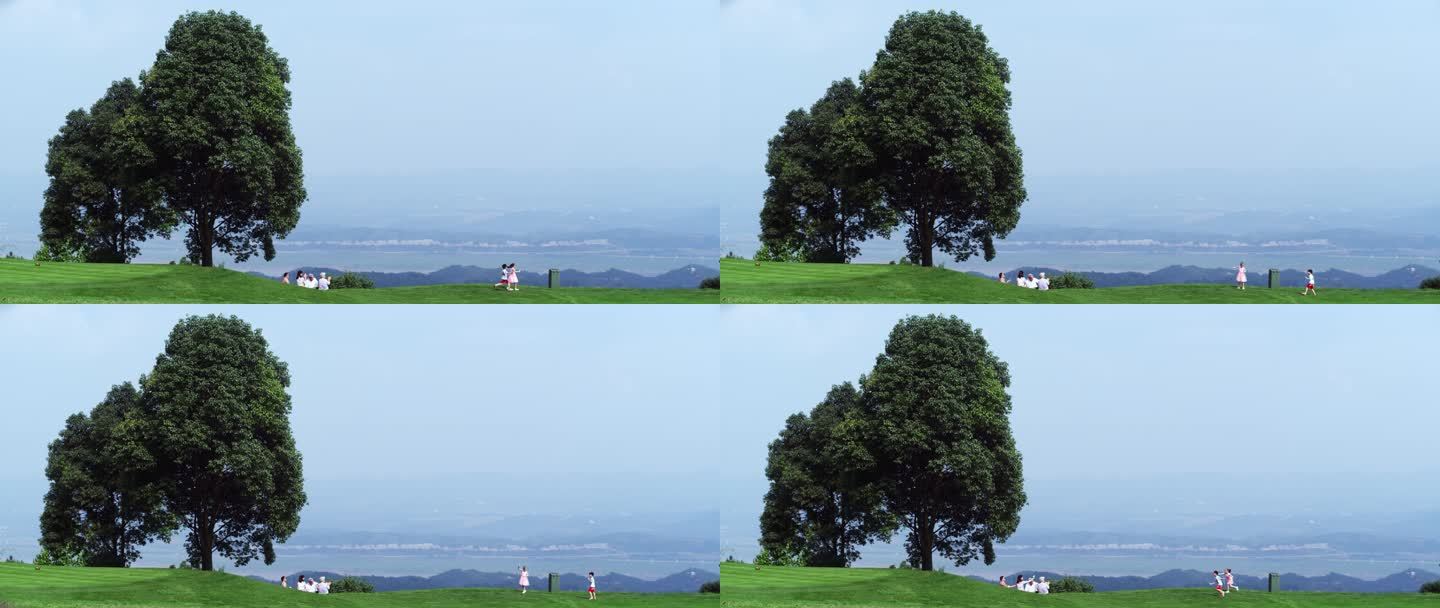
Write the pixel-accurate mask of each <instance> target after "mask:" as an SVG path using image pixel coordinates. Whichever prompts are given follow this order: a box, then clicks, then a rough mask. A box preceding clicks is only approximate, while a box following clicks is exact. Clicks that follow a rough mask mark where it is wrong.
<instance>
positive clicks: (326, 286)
mask: <svg viewBox="0 0 1440 608" xmlns="http://www.w3.org/2000/svg"><path fill="white" fill-rule="evenodd" d="M329 290H330V277H327V276H325V273H323V272H322V273H320V291H329ZM321 582H324V581H321Z"/></svg>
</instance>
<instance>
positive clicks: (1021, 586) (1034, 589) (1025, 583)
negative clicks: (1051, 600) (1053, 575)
mask: <svg viewBox="0 0 1440 608" xmlns="http://www.w3.org/2000/svg"><path fill="white" fill-rule="evenodd" d="M1000 586H1001V587H1004V588H1006V589H1018V590H1020V591H1024V592H1026V593H1039V594H1040V595H1049V594H1050V582H1049V581H1047V580H1045V577H1043V576H1042V577H1040V580H1038V581H1037V580H1035V577H1034V576H1033V575H1032V576H1031V577H1030V578H1028V579H1027V578H1025V576H1024V575H1021V574H1016V575H1015V584H1014V585H1011V584H1010V583H1009V582H1008V581H1006V580H1005V575H1003V574H1002V575H1000Z"/></svg>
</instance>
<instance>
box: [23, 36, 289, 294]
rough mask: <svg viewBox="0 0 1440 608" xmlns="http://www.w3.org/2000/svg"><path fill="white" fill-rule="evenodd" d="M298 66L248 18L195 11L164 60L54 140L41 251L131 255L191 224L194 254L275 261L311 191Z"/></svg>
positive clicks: (120, 84)
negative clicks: (295, 82) (294, 118)
mask: <svg viewBox="0 0 1440 608" xmlns="http://www.w3.org/2000/svg"><path fill="white" fill-rule="evenodd" d="M289 83H290V66H289V64H288V63H287V62H286V60H285V59H284V58H283V57H281V56H280V55H279V54H278V53H276V52H275V50H274V49H272V48H270V46H269V42H268V40H267V39H266V37H265V34H264V32H262V31H261V28H260V26H258V25H254V24H252V23H251V22H250V21H249V20H248V19H246V18H245V17H242V16H240V15H239V14H237V13H233V12H232V13H224V12H219V11H208V12H203V13H202V12H191V13H187V14H185V15H182V16H181V17H180V18H179V19H178V20H177V21H176V22H175V24H174V25H173V26H172V27H171V29H170V33H169V35H168V36H167V37H166V39H165V45H164V47H163V48H162V49H161V50H160V51H159V52H158V53H157V54H156V57H155V63H154V64H153V65H152V66H151V67H150V69H149V70H146V71H144V72H141V73H140V81H139V83H138V84H137V83H135V82H133V81H131V80H130V79H125V80H121V81H117V82H115V83H114V84H112V85H111V87H110V89H109V90H108V91H107V92H106V94H105V96H104V97H103V98H102V99H101V100H100V101H98V102H96V104H95V105H94V107H92V108H91V110H90V111H89V112H86V111H85V110H76V111H73V112H71V113H70V114H69V115H68V116H66V120H65V124H64V125H63V126H62V127H61V128H60V132H59V134H58V135H56V136H55V137H54V138H53V139H52V140H51V141H50V153H49V158H48V160H47V162H46V171H47V172H48V173H49V174H50V187H49V189H47V190H46V191H45V206H44V208H43V210H42V211H41V213H40V225H41V234H40V240H41V249H40V251H39V252H38V253H37V255H36V257H37V258H38V259H49V260H57V261H70V260H83V261H91V262H127V261H130V260H131V259H133V258H134V257H135V256H136V255H137V254H138V253H139V251H140V250H139V247H138V243H140V242H142V241H144V240H146V239H147V238H150V237H152V236H157V235H158V236H164V237H168V236H170V233H171V232H172V231H173V229H174V228H175V227H176V226H177V225H178V224H179V223H182V222H183V223H184V224H185V225H186V226H188V231H187V232H186V237H185V244H186V249H187V252H188V253H187V259H189V260H190V261H191V262H194V263H197V264H202V265H205V266H213V265H214V263H215V260H214V252H215V250H216V249H219V250H220V251H222V252H224V253H226V254H229V255H230V256H232V257H233V258H234V259H235V260H236V261H245V260H247V259H249V258H250V257H252V256H254V255H257V254H259V255H262V256H263V257H264V258H265V259H266V260H270V259H274V257H275V240H276V239H282V238H285V237H286V236H287V235H289V234H290V231H291V230H294V229H295V226H296V225H297V224H298V223H299V221H300V206H301V204H302V203H304V201H305V198H306V192H305V186H304V171H303V163H302V158H301V152H300V148H299V146H298V145H296V143H295V134H294V133H293V131H292V129H291V126H290V107H291V99H290V90H289V89H288V88H287V85H288V84H289Z"/></svg>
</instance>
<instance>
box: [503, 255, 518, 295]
mask: <svg viewBox="0 0 1440 608" xmlns="http://www.w3.org/2000/svg"><path fill="white" fill-rule="evenodd" d="M507 280H509V282H510V284H509V285H507V286H506V287H505V289H506V290H507V291H520V271H518V270H515V263H514V262H511V263H510V274H509V275H508V277H507Z"/></svg>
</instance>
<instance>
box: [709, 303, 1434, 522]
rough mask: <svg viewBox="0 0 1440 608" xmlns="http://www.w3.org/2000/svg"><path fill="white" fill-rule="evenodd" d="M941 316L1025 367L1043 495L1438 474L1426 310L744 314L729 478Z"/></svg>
mask: <svg viewBox="0 0 1440 608" xmlns="http://www.w3.org/2000/svg"><path fill="white" fill-rule="evenodd" d="M930 313H943V314H953V315H957V316H959V317H960V318H962V319H965V320H966V321H968V322H970V323H971V324H972V325H974V326H976V327H979V328H980V329H981V330H982V331H983V332H984V335H985V337H986V338H987V339H988V341H989V343H990V346H991V349H992V350H993V351H994V352H995V353H996V354H997V355H998V356H999V357H1000V358H1001V359H1002V360H1004V361H1006V362H1007V363H1009V365H1010V372H1011V375H1012V378H1013V380H1014V384H1013V386H1012V387H1011V395H1012V397H1013V402H1014V412H1013V415H1012V418H1011V423H1012V426H1013V428H1014V432H1015V437H1016V441H1017V443H1018V445H1019V447H1020V450H1021V452H1022V453H1023V454H1024V457H1025V477H1026V479H1027V480H1028V481H1043V480H1062V481H1074V480H1077V479H1098V480H1122V479H1133V478H1141V477H1150V476H1156V475H1160V476H1169V477H1172V478H1173V477H1175V476H1177V475H1180V476H1183V475H1188V474H1209V473H1219V474H1224V475H1273V474H1304V475H1309V474H1321V475H1330V474H1340V473H1360V474H1387V475H1388V474H1397V473H1420V472H1426V471H1428V472H1429V473H1427V474H1433V473H1434V472H1435V471H1436V469H1435V467H1436V464H1435V462H1434V457H1433V455H1434V440H1433V430H1434V429H1435V428H1436V427H1437V425H1440V411H1437V410H1436V409H1435V408H1433V407H1426V406H1425V405H1423V404H1428V403H1429V402H1430V401H1433V398H1432V397H1430V395H1429V392H1430V391H1429V389H1427V388H1426V386H1427V385H1428V383H1429V382H1430V379H1431V377H1432V376H1433V374H1434V356H1433V355H1434V350H1435V344H1436V343H1437V341H1440V309H1437V308H1436V307H1420V306H1415V307H1400V306H1327V307H1300V308H1297V307H1288V306H1287V307H1278V306H1247V307H1221V306H1183V307H1182V306H1144V305H1142V306H1122V305H1108V306H1052V307H1046V308H1045V309H1044V310H1043V311H1039V310H1036V309H1033V308H1026V307H1017V306H969V307H964V306H950V307H943V306H913V307H911V306H805V307H793V306H789V307H787V306H732V307H729V308H727V309H725V310H724V311H723V313H722V315H721V316H722V320H721V323H720V325H719V327H720V333H721V335H723V336H725V339H723V340H721V341H720V342H719V343H720V344H721V346H720V347H719V349H718V351H719V352H718V355H719V359H720V360H722V361H724V369H725V370H726V372H725V373H726V376H727V377H729V378H735V379H740V381H736V382H732V383H730V384H728V385H727V386H729V387H731V390H730V391H729V392H728V393H727V395H726V396H725V402H726V404H727V412H728V415H727V416H726V417H725V419H724V420H725V421H726V422H727V425H726V427H725V428H726V433H725V434H726V437H727V439H728V440H727V441H726V442H725V443H724V448H725V449H724V452H723V457H724V458H725V460H726V461H727V462H730V463H732V464H733V470H735V471H739V472H742V473H744V474H747V475H749V476H751V477H752V478H757V479H762V480H763V475H764V466H765V454H766V445H767V444H768V443H769V442H770V441H771V440H773V439H774V438H775V434H776V433H778V432H779V430H780V428H781V427H782V426H784V421H785V417H786V416H788V415H789V414H791V413H794V412H798V411H802V410H809V409H810V408H812V407H814V405H815V404H816V403H818V402H819V400H820V399H821V398H822V397H824V395H825V391H826V390H827V389H828V388H829V387H830V386H831V385H832V384H837V383H840V382H844V381H847V380H849V381H854V380H856V379H857V378H858V377H859V376H860V374H862V373H866V372H868V371H869V370H870V369H871V368H872V367H873V366H874V361H875V356H876V355H877V354H878V353H879V352H880V351H881V350H882V349H883V348H884V342H885V338H886V336H887V335H888V334H889V331H890V329H891V328H892V327H893V326H894V324H895V323H896V321H898V320H899V319H900V318H901V317H903V316H905V315H907V314H930ZM758 344H763V345H764V347H763V348H760V347H757V345H758ZM755 499H756V500H757V501H758V499H759V496H758V495H757V496H756V497H755ZM757 504H758V502H757ZM1374 506H1378V505H1374Z"/></svg>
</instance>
